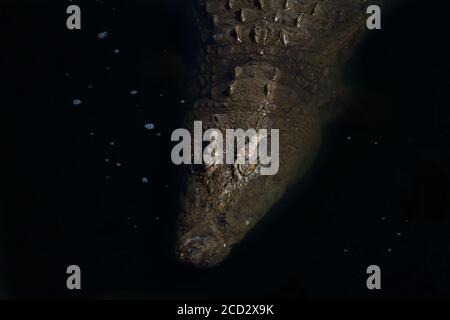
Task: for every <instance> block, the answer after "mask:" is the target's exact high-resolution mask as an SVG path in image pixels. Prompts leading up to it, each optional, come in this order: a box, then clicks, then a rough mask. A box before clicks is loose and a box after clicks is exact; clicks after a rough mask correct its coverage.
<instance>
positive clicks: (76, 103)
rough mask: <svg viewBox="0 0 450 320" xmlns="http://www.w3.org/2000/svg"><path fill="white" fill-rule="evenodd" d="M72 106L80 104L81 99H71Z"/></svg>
mask: <svg viewBox="0 0 450 320" xmlns="http://www.w3.org/2000/svg"><path fill="white" fill-rule="evenodd" d="M72 103H73V105H74V106H79V105H80V104H81V100H80V99H75V100H73V101H72Z"/></svg>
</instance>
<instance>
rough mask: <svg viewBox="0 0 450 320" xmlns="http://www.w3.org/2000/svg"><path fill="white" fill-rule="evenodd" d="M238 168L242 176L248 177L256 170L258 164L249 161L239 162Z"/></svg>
mask: <svg viewBox="0 0 450 320" xmlns="http://www.w3.org/2000/svg"><path fill="white" fill-rule="evenodd" d="M238 170H239V173H240V174H241V175H242V176H244V177H248V176H249V175H251V174H252V173H253V172H255V170H256V164H248V163H244V164H238Z"/></svg>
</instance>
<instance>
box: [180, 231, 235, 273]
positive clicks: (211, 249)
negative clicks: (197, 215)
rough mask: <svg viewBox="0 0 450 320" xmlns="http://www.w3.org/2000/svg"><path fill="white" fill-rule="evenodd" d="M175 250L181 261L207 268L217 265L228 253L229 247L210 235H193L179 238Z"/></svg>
mask: <svg viewBox="0 0 450 320" xmlns="http://www.w3.org/2000/svg"><path fill="white" fill-rule="evenodd" d="M222 242H223V241H222ZM177 251H178V252H177V256H178V259H179V260H180V261H181V262H183V263H185V264H187V265H192V266H195V267H203V268H208V267H214V266H216V265H218V264H219V263H220V262H221V261H222V260H223V259H224V258H225V257H226V256H227V255H228V252H229V249H228V248H227V246H226V245H224V244H223V243H221V244H220V241H219V239H216V238H213V237H212V236H194V237H188V238H184V240H181V241H180V242H179V245H178V250H177Z"/></svg>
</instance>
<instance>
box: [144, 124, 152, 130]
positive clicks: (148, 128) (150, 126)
mask: <svg viewBox="0 0 450 320" xmlns="http://www.w3.org/2000/svg"><path fill="white" fill-rule="evenodd" d="M144 127H145V129H147V130H153V129H155V124H153V123H147V124H145V125H144Z"/></svg>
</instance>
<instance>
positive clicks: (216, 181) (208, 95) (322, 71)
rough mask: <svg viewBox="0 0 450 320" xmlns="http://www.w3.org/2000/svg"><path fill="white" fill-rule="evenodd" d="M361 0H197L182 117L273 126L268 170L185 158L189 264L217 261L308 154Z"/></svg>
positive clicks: (181, 238) (359, 29) (304, 166)
mask: <svg viewBox="0 0 450 320" xmlns="http://www.w3.org/2000/svg"><path fill="white" fill-rule="evenodd" d="M376 2H377V1H372V3H370V4H368V3H366V1H364V0H322V1H319V0H206V1H205V0H196V1H195V4H194V7H195V8H194V12H195V20H196V21H197V24H198V27H199V28H198V29H199V32H200V39H201V48H200V54H199V58H198V63H197V66H196V69H195V72H194V76H193V87H194V89H193V105H192V108H191V109H190V110H189V111H188V112H187V114H186V117H185V120H184V121H185V122H184V124H185V126H186V128H188V130H190V131H192V130H193V122H194V121H202V123H203V128H204V129H205V130H206V129H210V128H215V129H219V130H223V131H225V130H226V129H236V128H242V129H244V130H247V129H251V128H254V129H261V128H264V129H268V130H270V129H274V128H276V129H279V148H280V155H279V162H280V167H279V171H278V173H277V174H276V175H261V174H259V170H258V166H260V164H259V163H258V164H256V165H246V164H238V165H236V164H220V165H218V164H212V165H198V164H197V165H196V164H192V165H186V166H185V167H184V169H185V170H184V179H183V191H182V195H181V210H180V216H179V222H178V227H177V239H176V245H175V247H176V248H175V252H176V257H177V258H178V259H179V260H180V261H182V262H183V263H186V264H188V265H192V266H194V267H199V268H209V267H214V266H218V265H220V264H221V263H222V262H223V261H224V260H225V259H226V257H227V256H228V255H229V254H230V252H231V250H232V248H233V246H235V245H236V244H237V243H239V242H240V241H241V240H242V239H243V238H244V237H245V235H246V234H247V233H248V231H249V230H251V229H252V228H253V227H254V226H255V225H256V224H257V223H258V222H259V221H260V220H261V219H262V218H263V217H264V216H265V215H266V214H267V213H268V212H269V211H270V209H271V208H272V207H273V206H274V205H275V204H276V203H277V202H278V201H279V200H280V199H281V198H282V197H283V195H284V194H285V192H286V190H287V189H288V188H289V187H290V186H292V184H294V183H295V182H297V181H298V180H299V179H300V178H301V177H302V176H303V175H304V174H305V172H306V171H307V170H308V169H309V168H310V166H311V164H312V163H313V161H314V159H315V157H316V155H317V153H318V150H319V147H320V142H321V131H322V128H323V127H324V125H325V124H326V123H327V121H329V119H330V116H329V114H330V113H331V114H332V113H333V108H332V107H331V108H330V106H333V102H334V101H335V100H336V99H337V98H338V96H339V95H340V93H341V87H342V86H341V85H340V84H341V83H342V66H343V65H344V64H345V63H346V62H347V61H348V59H349V58H350V57H351V54H352V52H353V51H354V50H355V46H356V45H357V44H358V42H360V40H361V38H362V37H363V35H364V33H365V30H367V26H366V20H367V17H368V15H367V7H368V6H369V5H372V4H375V3H376Z"/></svg>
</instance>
